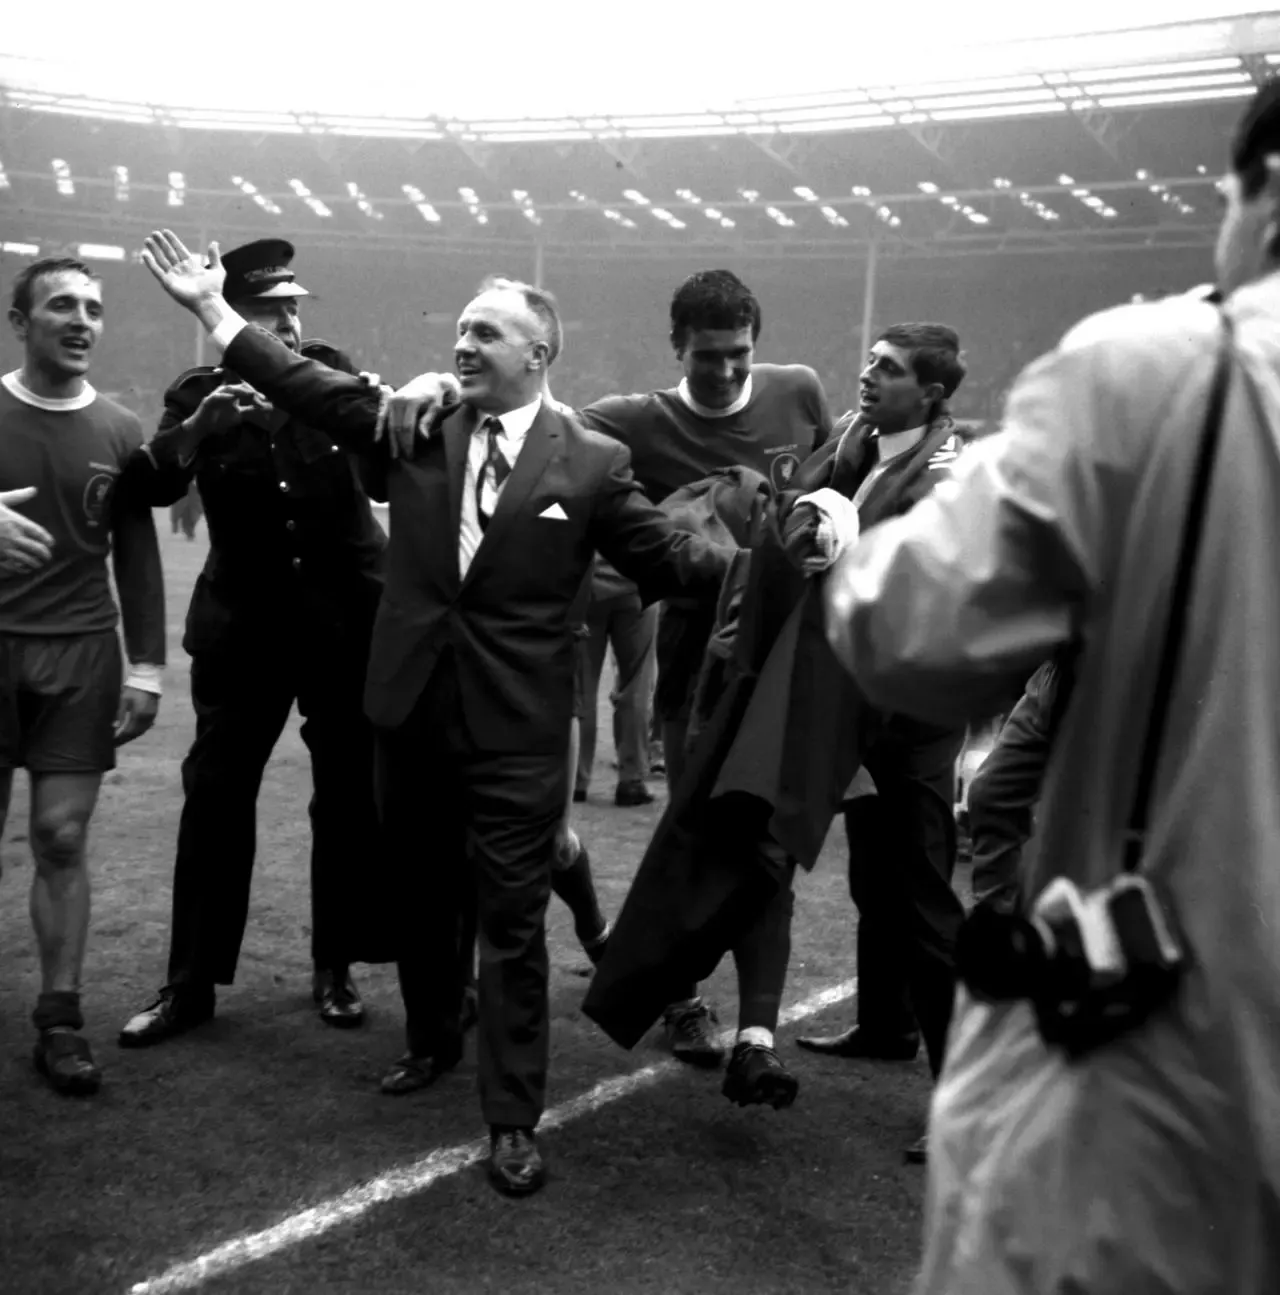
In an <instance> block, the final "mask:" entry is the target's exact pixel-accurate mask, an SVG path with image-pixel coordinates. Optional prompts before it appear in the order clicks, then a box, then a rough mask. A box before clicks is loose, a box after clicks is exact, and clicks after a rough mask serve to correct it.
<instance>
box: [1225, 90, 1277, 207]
mask: <svg viewBox="0 0 1280 1295" xmlns="http://www.w3.org/2000/svg"><path fill="white" fill-rule="evenodd" d="M1268 153H1280V78H1278V77H1272V78H1271V79H1270V80H1268V81H1267V82H1266V83H1265V84H1264V85H1263V86H1262V88H1261V89H1260V90H1259V91H1258V93H1257V94H1255V95H1254V96H1253V100H1252V102H1251V103H1250V104H1249V107H1248V108H1247V109H1245V114H1244V116H1243V117H1241V118H1240V124H1239V125H1238V126H1237V127H1236V133H1235V136H1234V138H1233V139H1232V141H1231V169H1232V170H1233V171H1234V172H1235V173H1236V174H1237V175H1238V176H1239V177H1240V185H1241V189H1242V190H1243V192H1244V196H1245V197H1246V198H1253V197H1256V196H1257V194H1258V192H1259V190H1260V189H1261V188H1262V186H1263V185H1264V184H1265V183H1266V180H1267V162H1266V159H1267V154H1268Z"/></svg>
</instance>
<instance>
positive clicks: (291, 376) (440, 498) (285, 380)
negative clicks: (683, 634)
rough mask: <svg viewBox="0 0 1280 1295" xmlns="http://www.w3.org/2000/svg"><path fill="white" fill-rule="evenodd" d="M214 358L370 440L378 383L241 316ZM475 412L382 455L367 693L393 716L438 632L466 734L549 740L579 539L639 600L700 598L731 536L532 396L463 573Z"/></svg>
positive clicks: (620, 451)
mask: <svg viewBox="0 0 1280 1295" xmlns="http://www.w3.org/2000/svg"><path fill="white" fill-rule="evenodd" d="M226 362H227V364H228V365H229V366H231V367H233V368H234V369H235V371H236V372H237V373H240V374H242V375H244V377H245V378H246V379H247V380H248V381H250V382H251V383H253V385H254V386H255V387H257V388H258V390H260V391H261V392H263V394H264V395H266V396H267V397H268V399H270V400H272V401H273V402H275V403H276V404H278V405H281V406H283V407H284V408H286V409H289V410H291V411H292V412H293V413H294V414H295V415H297V416H298V417H301V418H303V419H304V420H306V421H307V422H308V423H310V424H312V425H313V426H316V427H319V428H321V429H323V430H324V431H325V432H327V433H328V434H330V435H332V436H333V438H334V439H335V440H336V441H338V442H339V443H340V444H343V445H345V446H347V447H348V448H350V449H352V450H364V451H368V450H370V449H374V448H375V447H374V446H373V434H374V428H375V424H376V420H377V413H378V406H379V394H378V392H377V391H375V390H373V389H372V388H371V387H369V386H368V385H367V384H366V383H365V382H364V381H362V380H361V379H360V378H357V377H353V376H351V375H348V374H344V373H338V372H335V371H334V370H332V369H330V368H328V367H326V366H325V365H323V364H317V363H315V362H314V361H312V360H308V359H306V358H304V357H302V356H298V355H295V354H293V353H292V352H290V351H288V350H287V349H286V348H284V347H282V346H281V345H279V343H278V342H277V341H276V339H275V338H273V337H272V336H271V335H270V334H268V333H265V332H263V331H262V330H260V329H256V328H252V327H250V328H245V329H243V330H242V331H241V332H240V333H239V334H237V336H236V337H235V338H234V340H233V341H232V342H231V344H230V346H229V347H228V348H227V353H226ZM476 422H477V416H476V414H475V413H474V412H473V411H472V410H471V409H470V408H469V407H463V408H462V409H461V410H460V412H458V413H457V414H455V415H453V416H451V417H450V418H448V419H446V420H445V422H444V424H443V426H442V429H441V431H440V433H439V434H437V435H434V436H432V438H431V439H430V440H429V441H427V442H425V443H423V444H422V445H421V447H420V449H419V450H418V452H417V453H416V454H415V455H414V456H413V457H412V458H410V459H404V458H398V459H388V461H387V475H386V485H387V503H388V507H389V513H390V530H391V538H390V543H389V545H388V549H387V565H386V590H385V593H384V595H383V598H382V602H381V604H380V606H379V608H378V614H377V618H376V621H375V623H374V631H373V643H372V647H371V650H370V656H369V670H368V677H367V682H366V689H365V708H366V711H367V713H368V715H369V718H370V719H371V720H372V721H373V722H374V723H375V724H377V725H379V726H381V727H384V728H395V727H398V726H399V725H401V724H403V723H404V721H405V720H406V719H407V718H408V717H409V715H410V713H411V712H412V711H413V709H414V706H415V705H416V703H417V701H418V699H419V698H420V697H421V695H422V693H423V690H424V689H425V688H426V687H427V686H428V684H429V683H430V682H431V679H432V676H433V675H434V673H435V671H436V667H437V665H438V663H439V661H440V659H441V656H442V654H443V653H444V652H445V649H446V648H447V649H449V650H450V654H451V656H452V659H453V663H454V668H455V669H456V672H457V680H458V685H459V693H460V700H461V706H462V712H463V718H464V721H465V723H466V725H467V728H468V730H469V733H470V736H471V740H472V741H473V742H474V744H475V745H476V746H477V747H478V748H480V749H482V750H486V751H495V752H497V751H536V750H547V751H560V750H562V749H563V748H564V746H565V743H566V742H567V740H568V732H569V721H570V719H571V716H572V708H573V652H572V642H573V636H572V620H573V608H574V604H575V601H576V600H577V596H578V594H579V591H580V590H581V588H582V587H583V584H584V581H585V580H586V578H587V575H588V573H589V571H590V567H591V561H592V555H593V553H594V552H595V551H596V550H599V551H600V552H601V553H602V554H603V555H604V556H605V558H606V559H607V560H608V561H610V562H611V563H613V565H614V566H615V567H617V568H618V570H619V571H621V572H622V573H623V574H624V575H625V576H627V577H628V578H629V579H631V580H634V581H635V582H636V584H637V586H638V587H639V589H640V595H641V598H642V599H643V600H644V601H645V602H652V601H654V600H656V599H659V598H666V597H671V596H675V595H679V594H684V593H699V594H702V595H703V596H709V597H711V598H714V597H715V595H716V593H717V591H718V589H719V585H720V581H721V579H722V578H723V576H724V573H725V571H726V570H727V568H728V565H729V560H730V557H731V552H730V551H729V550H728V549H725V548H723V547H721V546H718V545H715V544H713V543H709V542H707V541H705V540H702V539H700V538H698V537H696V536H693V535H688V534H682V533H680V532H678V531H677V530H676V529H675V528H674V527H673V526H672V525H671V523H670V521H668V519H667V518H666V517H665V516H664V514H663V513H662V512H660V511H659V509H657V508H656V507H655V506H654V505H653V504H651V503H650V502H649V501H648V500H647V499H646V498H645V497H644V495H643V494H642V492H641V490H640V487H639V485H638V484H637V482H636V480H635V478H634V477H633V476H632V474H631V468H630V455H629V452H628V451H627V450H626V449H625V448H624V447H623V446H622V445H620V444H619V443H618V442H616V441H614V440H611V439H610V438H608V437H606V436H603V435H601V434H600V433H598V432H593V431H590V430H589V429H587V428H586V427H584V426H583V425H582V424H581V423H580V422H579V421H578V420H577V419H576V418H575V417H573V416H571V415H569V414H566V413H562V412H559V411H557V410H554V409H552V408H550V407H549V406H547V405H546V404H544V405H543V406H542V408H541V409H540V410H539V411H538V414H537V417H536V418H535V419H534V421H533V425H532V426H531V427H530V429H529V433H528V436H527V438H526V440H525V443H524V445H523V447H522V449H521V452H520V455H519V457H518V458H517V459H516V462H515V466H514V468H513V469H512V472H511V475H510V476H509V477H508V478H507V480H506V483H505V485H504V486H503V489H502V493H501V495H500V496H499V499H498V505H497V508H496V509H495V511H494V514H493V518H492V519H491V521H490V522H489V525H488V528H487V529H486V531H485V534H484V538H483V540H482V542H481V544H480V547H479V549H478V550H477V552H476V554H475V557H474V558H473V560H472V562H471V565H470V567H469V568H468V569H467V573H466V576H465V577H463V576H462V574H461V572H460V568H459V560H458V536H459V530H460V527H461V516H462V491H463V482H464V479H465V475H466V463H467V450H468V446H469V444H470V438H471V435H472V433H473V431H474V430H475V427H476ZM376 448H377V449H378V450H379V452H381V453H383V454H385V447H383V446H380V447H376Z"/></svg>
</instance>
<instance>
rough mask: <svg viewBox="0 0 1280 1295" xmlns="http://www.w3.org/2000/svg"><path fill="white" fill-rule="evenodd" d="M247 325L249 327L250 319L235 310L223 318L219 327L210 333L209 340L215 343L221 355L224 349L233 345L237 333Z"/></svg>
mask: <svg viewBox="0 0 1280 1295" xmlns="http://www.w3.org/2000/svg"><path fill="white" fill-rule="evenodd" d="M247 327H248V321H247V320H245V319H242V318H241V317H240V316H239V315H237V314H236V313H235V311H234V310H233V311H232V312H231V313H230V314H229V315H228V316H227V317H226V318H225V319H223V320H222V321H221V322H220V323H219V324H218V326H217V328H215V329H214V330H213V332H212V333H210V334H209V340H210V341H211V342H212V343H213V345H214V347H215V348H216V349H217V352H218V354H219V355H221V354H222V353H223V351H225V350H226V349H227V347H228V346H230V345H231V343H232V341H233V340H234V339H235V337H236V334H237V333H239V332H240V331H241V330H242V329H244V328H247Z"/></svg>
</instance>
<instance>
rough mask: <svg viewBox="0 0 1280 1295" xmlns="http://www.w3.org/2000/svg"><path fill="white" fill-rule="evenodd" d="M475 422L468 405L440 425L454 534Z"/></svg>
mask: <svg viewBox="0 0 1280 1295" xmlns="http://www.w3.org/2000/svg"><path fill="white" fill-rule="evenodd" d="M475 425H476V414H475V410H473V409H472V408H471V407H470V406H469V405H468V406H466V407H465V408H463V409H461V410H460V411H459V412H458V413H456V414H454V415H453V416H452V417H450V418H446V419H445V420H444V422H443V423H442V424H441V428H440V434H441V435H442V436H443V437H444V464H445V471H446V473H447V474H448V477H449V531H450V534H452V535H454V536H455V537H456V536H457V534H458V532H459V531H460V530H461V529H462V492H463V490H464V489H465V487H466V480H467V455H468V453H469V452H470V450H471V434H472V432H473V431H474V430H475Z"/></svg>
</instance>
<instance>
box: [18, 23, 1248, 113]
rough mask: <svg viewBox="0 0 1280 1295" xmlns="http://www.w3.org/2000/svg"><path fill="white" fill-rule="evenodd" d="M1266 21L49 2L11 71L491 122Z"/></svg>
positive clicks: (874, 78)
mask: <svg viewBox="0 0 1280 1295" xmlns="http://www.w3.org/2000/svg"><path fill="white" fill-rule="evenodd" d="M1252 7H1253V8H1256V9H1258V10H1261V9H1265V8H1266V7H1267V6H1266V5H1265V4H1257V5H1256V6H1252ZM1250 8H1251V6H1249V5H1248V4H1241V3H1240V0H1235V3H1213V2H1212V0H1209V2H1208V3H1188V2H1187V0H1159V2H1158V3H1153V2H1151V0H1071V3H1070V4H1066V5H1056V4H1047V3H1040V4H1037V3H1035V0H1021V2H1020V3H1016V4H1014V3H1003V2H999V3H998V2H995V0H947V3H934V0H907V3H900V4H893V5H889V4H883V3H882V4H876V3H873V2H871V0H861V2H859V0H843V2H840V0H819V2H816V3H815V2H813V0H806V2H805V3H795V2H794V0H791V2H789V0H740V3H737V4H734V3H732V0H711V2H710V3H707V2H705V0H704V3H701V4H699V3H697V0H614V2H613V3H612V4H609V5H602V4H601V3H599V0H595V2H594V3H592V2H591V0H558V2H557V0H542V2H541V3H538V0H519V2H518V3H517V2H514V0H490V2H489V3H478V2H476V0H472V2H471V3H467V4H456V5H452V6H446V5H444V4H442V3H441V0H427V2H426V3H424V2H423V0H417V2H416V3H414V2H413V0H357V2H355V3H353V2H352V0H342V3H333V2H332V0H312V2H311V3H308V4H280V3H277V2H276V0H256V2H255V0H222V2H220V3H219V4H217V5H216V6H212V7H206V6H201V5H193V4H185V5H183V4H172V5H167V6H162V5H159V4H157V3H155V0H149V3H146V4H143V3H140V2H139V0H115V2H114V3H113V2H112V0H89V2H86V0H70V3H63V4H60V5H59V6H58V7H57V9H56V18H51V16H50V11H48V10H45V9H44V8H43V7H42V6H40V5H33V4H26V5H18V4H14V5H11V6H6V13H5V17H4V20H3V25H2V27H0V54H10V55H18V56H22V57H24V58H30V59H33V60H39V61H40V62H41V63H42V64H44V68H43V71H42V72H41V79H42V80H43V79H47V78H48V77H56V78H57V80H58V82H59V83H60V84H59V86H58V88H65V89H72V88H74V89H76V90H78V91H79V92H80V93H86V94H98V95H102V96H105V97H111V98H123V99H133V100H138V99H142V100H149V101H152V102H168V103H178V104H184V105H193V106H194V105H209V106H218V107H231V106H240V107H257V108H290V109H306V108H311V109H322V110H326V111H330V112H353V113H362V114H380V115H396V114H403V115H412V116H421V115H426V114H432V113H443V114H456V115H459V116H465V117H468V118H471V119H478V118H486V117H511V116H537V115H541V114H545V113H556V112H570V111H575V112H579V113H584V112H585V113H590V112H602V111H613V112H654V111H680V110H686V111H687V110H691V109H696V108H704V107H721V106H725V105H728V104H730V103H733V102H735V101H741V100H749V99H753V98H762V97H766V96H770V95H787V94H795V93H803V92H805V91H807V90H826V89H840V88H845V87H849V86H853V85H857V84H870V83H875V82H880V83H884V82H888V81H893V80H900V79H907V78H910V79H911V80H917V79H919V78H921V77H923V76H928V77H930V78H931V79H941V78H961V77H964V76H966V75H972V74H973V72H974V71H975V70H978V69H980V68H981V67H982V59H983V55H982V52H981V51H980V50H974V49H972V48H969V49H966V48H964V46H966V45H973V44H975V43H984V42H995V41H999V42H1007V41H1016V40H1021V39H1024V38H1031V37H1039V36H1062V35H1069V34H1072V33H1080V32H1088V31H1101V30H1116V29H1122V28H1130V27H1140V26H1144V25H1147V24H1151V23H1170V22H1177V21H1180V20H1184V19H1189V18H1198V17H1216V16H1222V15H1225V14H1231V13H1243V12H1248V11H1249V10H1250ZM1144 40H1145V38H1144ZM1141 43H1142V42H1139V45H1141ZM11 66H12V65H11ZM37 66H38V65H31V67H30V70H31V71H33V72H34V71H36V70H37Z"/></svg>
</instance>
